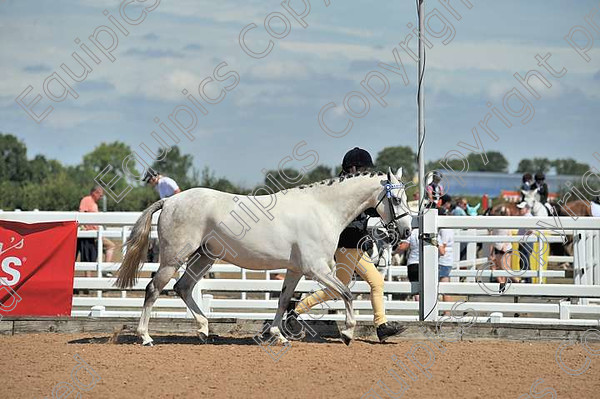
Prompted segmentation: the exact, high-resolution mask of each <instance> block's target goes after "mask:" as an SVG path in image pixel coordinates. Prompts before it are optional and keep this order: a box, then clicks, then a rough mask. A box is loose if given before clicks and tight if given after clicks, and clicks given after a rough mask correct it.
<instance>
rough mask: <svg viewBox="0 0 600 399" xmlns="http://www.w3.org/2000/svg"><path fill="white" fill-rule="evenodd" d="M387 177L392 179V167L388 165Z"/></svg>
mask: <svg viewBox="0 0 600 399" xmlns="http://www.w3.org/2000/svg"><path fill="white" fill-rule="evenodd" d="M387 179H388V181H389V182H391V181H392V168H390V167H389V166H388V172H387Z"/></svg>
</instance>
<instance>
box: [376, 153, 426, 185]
mask: <svg viewBox="0 0 600 399" xmlns="http://www.w3.org/2000/svg"><path fill="white" fill-rule="evenodd" d="M416 162H417V156H416V155H415V153H414V151H413V150H412V148H410V147H408V146H398V147H386V148H384V149H383V150H381V151H379V153H378V154H377V158H376V159H375V167H376V168H377V169H378V170H381V171H383V172H386V171H387V170H388V167H390V168H392V171H393V172H396V170H397V169H398V168H399V167H402V171H403V172H402V174H403V176H404V179H405V180H412V178H413V176H414V175H415V170H416Z"/></svg>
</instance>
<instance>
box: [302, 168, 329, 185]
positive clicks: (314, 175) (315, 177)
mask: <svg viewBox="0 0 600 399" xmlns="http://www.w3.org/2000/svg"><path fill="white" fill-rule="evenodd" d="M331 172H332V171H331V168H330V167H329V166H325V165H318V166H316V167H315V168H314V169H312V170H311V171H310V172H308V174H307V175H306V179H305V181H306V183H314V182H318V181H321V180H325V179H330V178H331V177H333V176H332V174H331Z"/></svg>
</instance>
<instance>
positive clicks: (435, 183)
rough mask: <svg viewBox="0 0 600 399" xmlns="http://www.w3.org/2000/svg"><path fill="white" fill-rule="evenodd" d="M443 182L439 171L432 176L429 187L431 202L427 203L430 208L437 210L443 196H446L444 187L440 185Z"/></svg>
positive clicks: (427, 191) (428, 193) (428, 195)
mask: <svg viewBox="0 0 600 399" xmlns="http://www.w3.org/2000/svg"><path fill="white" fill-rule="evenodd" d="M441 181H442V174H441V173H440V172H438V171H437V170H436V171H434V172H433V174H432V180H431V183H429V184H428V185H427V190H426V194H427V198H428V199H429V202H428V203H427V207H428V208H437V207H438V205H439V204H438V203H439V201H440V199H441V198H442V195H444V186H442V185H441V184H440V182H441Z"/></svg>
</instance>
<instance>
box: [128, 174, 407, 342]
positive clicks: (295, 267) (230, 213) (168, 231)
mask: <svg viewBox="0 0 600 399" xmlns="http://www.w3.org/2000/svg"><path fill="white" fill-rule="evenodd" d="M401 177H402V169H398V171H397V172H396V175H394V174H392V172H391V170H388V173H387V176H386V174H385V173H382V172H378V173H376V172H372V173H369V172H366V173H356V174H353V175H352V174H351V175H345V176H341V177H339V179H330V180H328V181H327V180H326V181H322V182H320V184H319V183H315V184H311V185H310V186H308V187H305V186H301V187H299V188H295V189H289V190H284V191H280V192H278V193H272V192H271V193H270V194H269V195H262V196H248V197H242V196H237V195H234V194H228V193H223V192H220V191H216V190H211V189H208V188H193V189H190V190H187V191H184V192H182V193H180V194H176V195H174V196H172V197H169V198H166V199H162V200H160V201H157V202H155V203H154V204H152V205H150V207H148V208H147V209H146V210H145V211H144V212H143V213H142V215H141V216H140V218H139V219H138V220H137V221H136V223H135V225H134V226H133V230H132V231H131V235H130V237H129V239H128V240H127V253H126V254H125V258H124V259H123V263H122V264H121V267H120V268H119V271H118V277H117V280H116V286H118V287H120V288H127V287H131V286H133V285H134V284H135V283H136V281H137V274H138V271H139V269H140V267H141V264H142V258H143V257H144V255H145V254H146V251H147V248H148V233H149V232H150V227H151V222H152V214H153V213H155V212H156V211H158V210H159V209H162V212H161V214H160V216H159V219H158V236H159V238H160V241H159V243H160V244H159V245H160V266H159V268H158V271H157V272H156V274H155V275H154V277H153V278H152V280H151V281H150V283H149V284H148V286H147V287H146V298H145V300H144V308H143V310H142V315H141V318H140V322H139V326H138V329H137V333H138V334H139V335H140V336H141V338H142V340H143V344H144V345H152V338H151V337H150V335H149V334H148V322H149V319H150V312H151V310H152V305H153V304H154V302H155V301H156V299H157V298H158V296H159V294H160V292H161V291H162V289H163V288H164V287H165V285H166V284H167V282H168V281H169V280H170V279H171V277H172V276H173V274H174V273H175V271H176V270H177V269H178V268H179V267H180V266H181V265H182V264H183V263H185V262H186V261H188V260H190V261H191V259H192V257H193V259H194V261H193V262H189V264H187V268H186V271H185V273H184V274H183V276H182V277H181V278H180V279H179V280H178V281H177V283H176V284H175V286H174V290H175V291H176V292H177V293H178V294H179V296H180V297H181V299H183V301H184V302H185V304H186V305H187V307H188V308H189V309H190V311H191V312H192V315H193V316H194V318H195V319H196V321H197V322H198V325H199V327H200V328H199V330H198V336H199V338H200V339H201V340H202V341H204V340H205V339H206V338H207V337H208V320H207V318H206V316H205V314H204V312H203V311H202V309H201V308H200V307H198V305H197V304H196V302H195V301H194V299H193V297H192V291H193V289H194V286H195V285H196V283H197V281H198V280H199V279H200V278H202V276H203V275H204V274H205V273H206V272H207V271H208V269H209V268H210V266H211V265H212V264H213V263H214V262H215V261H216V259H223V260H224V261H226V262H229V263H233V264H235V265H238V266H240V267H243V268H246V269H252V270H274V269H280V268H286V269H287V273H286V276H285V280H284V282H283V288H282V291H281V295H280V296H279V304H278V308H277V313H276V315H275V319H274V320H273V325H272V327H271V328H270V333H271V334H272V335H273V336H276V337H277V338H278V340H279V341H280V342H282V343H285V342H287V340H286V338H285V337H284V336H283V335H282V334H281V332H280V330H279V327H280V325H281V320H282V318H283V313H284V311H285V310H286V309H287V308H288V304H289V302H290V299H291V297H292V295H293V294H294V291H295V289H296V286H297V285H298V282H299V281H300V279H301V278H302V276H303V275H304V276H307V277H309V278H312V279H314V280H317V281H318V282H320V283H321V284H323V285H324V286H325V287H326V288H327V289H328V290H331V291H332V292H333V293H334V294H336V296H338V297H339V298H342V299H343V301H344V305H345V308H346V323H345V329H343V330H342V331H341V335H342V339H343V341H344V343H346V344H347V345H348V344H350V342H351V340H352V338H353V335H354V327H355V325H356V321H355V319H354V312H353V309H352V293H351V292H350V289H349V288H348V287H347V286H346V285H344V284H343V283H342V282H341V281H340V280H339V279H338V278H337V276H336V275H335V273H334V272H333V270H334V267H335V264H336V263H335V261H334V253H335V251H336V248H337V244H338V239H339V237H340V234H341V232H342V230H343V229H344V228H345V227H346V226H348V224H349V223H350V222H351V221H352V220H354V219H355V218H356V217H357V216H358V215H359V214H360V213H361V212H363V211H364V210H365V209H367V208H375V209H376V210H377V212H378V213H379V215H380V216H381V218H382V220H383V222H384V223H385V225H386V227H387V228H388V229H389V230H392V231H393V232H394V233H395V234H398V237H400V238H403V239H404V238H407V237H408V236H409V235H410V232H411V216H410V212H409V210H408V205H407V203H406V193H405V191H404V185H403V184H401V183H400V179H401ZM265 191H266V190H265ZM240 197H241V198H240ZM242 198H243V199H246V200H247V201H245V202H246V203H242V202H243V200H242ZM248 204H251V205H253V206H254V207H255V208H256V209H254V208H252V209H253V210H254V211H255V212H256V214H258V215H261V216H262V215H264V218H262V219H260V218H258V217H257V216H256V214H255V212H253V211H252V210H251V209H250V208H249V205H248ZM242 205H244V207H242ZM242 211H243V212H244V213H245V215H247V216H248V217H247V218H246V219H244V218H243V217H242V216H240V214H241V213H242ZM258 211H260V213H259V212H258ZM251 215H252V216H251ZM250 219H252V221H253V222H254V223H253V224H252V227H250V225H249V224H248V222H250ZM246 220H248V222H247V221H246ZM226 223H227V224H226ZM250 223H252V222H250ZM229 226H233V230H235V232H234V231H232V229H231V228H230V227H229ZM238 231H239V232H238Z"/></svg>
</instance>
